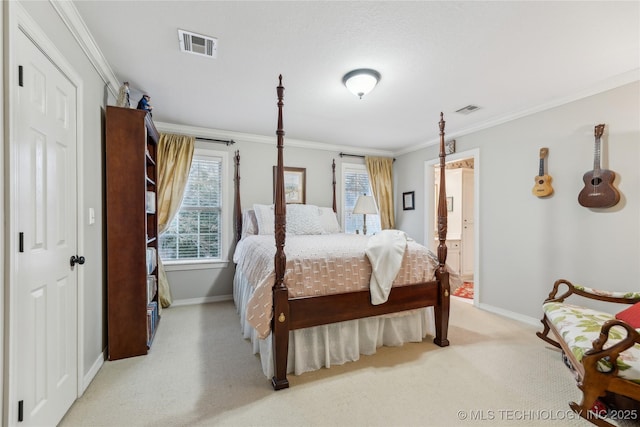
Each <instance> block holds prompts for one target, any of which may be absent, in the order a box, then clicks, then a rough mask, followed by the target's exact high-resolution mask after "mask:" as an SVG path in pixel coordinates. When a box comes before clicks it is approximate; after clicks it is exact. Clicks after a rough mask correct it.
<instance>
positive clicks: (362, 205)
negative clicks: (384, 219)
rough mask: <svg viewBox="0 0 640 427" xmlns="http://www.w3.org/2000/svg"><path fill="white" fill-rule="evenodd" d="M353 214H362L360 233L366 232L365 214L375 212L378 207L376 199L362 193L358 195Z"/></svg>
mask: <svg viewBox="0 0 640 427" xmlns="http://www.w3.org/2000/svg"><path fill="white" fill-rule="evenodd" d="M353 213H354V214H363V215H364V224H363V226H362V234H364V235H366V234H367V214H377V213H378V208H377V207H376V201H375V199H374V198H373V196H367V195H366V194H363V195H362V196H358V200H357V201H356V206H355V207H354V208H353Z"/></svg>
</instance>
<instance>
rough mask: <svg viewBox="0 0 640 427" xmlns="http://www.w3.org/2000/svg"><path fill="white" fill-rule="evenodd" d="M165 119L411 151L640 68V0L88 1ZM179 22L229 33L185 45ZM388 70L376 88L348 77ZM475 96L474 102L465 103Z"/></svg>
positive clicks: (115, 51) (100, 39)
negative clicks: (280, 120)
mask: <svg viewBox="0 0 640 427" xmlns="http://www.w3.org/2000/svg"><path fill="white" fill-rule="evenodd" d="M74 4H75V5H76V7H77V9H78V11H79V13H80V15H81V16H82V19H83V20H84V21H85V23H86V25H87V27H88V29H89V31H90V32H91V34H92V35H93V37H94V38H95V41H96V42H97V44H98V46H99V47H100V49H101V51H102V53H103V55H104V56H105V58H106V60H107V62H108V63H109V65H110V66H111V67H112V69H113V71H114V72H115V74H116V76H117V78H118V79H119V80H120V81H129V82H130V84H131V87H132V90H133V91H132V93H133V94H134V96H135V97H136V99H132V102H137V101H138V98H139V94H140V92H141V91H144V92H148V93H149V94H150V96H151V104H152V105H153V106H154V110H153V111H154V115H153V117H154V120H156V121H161V122H167V123H175V124H181V125H188V126H198V127H205V128H212V129H220V130H226V131H234V132H242V133H251V134H258V135H267V136H274V135H275V129H276V115H277V109H276V90H275V88H276V86H277V83H278V75H279V74H282V76H283V85H284V87H285V99H284V103H285V106H284V128H285V131H286V135H287V136H286V138H293V139H296V140H302V141H314V142H320V143H326V144H331V145H337V146H345V147H351V148H353V149H355V150H356V152H367V151H368V150H371V149H373V150H374V151H375V150H383V151H388V152H392V153H399V152H406V151H410V150H411V149H413V148H416V147H418V146H423V145H427V144H429V143H433V142H435V141H437V139H438V125H437V122H438V120H439V114H440V112H441V111H442V112H444V114H445V120H446V122H447V125H446V132H447V135H448V136H450V137H454V136H455V135H461V134H464V133H465V132H468V131H471V130H474V129H480V128H483V127H486V126H488V125H491V124H495V123H500V122H502V121H504V120H507V119H509V118H514V117H518V116H520V115H522V114H525V113H527V112H531V111H536V110H540V109H543V108H547V107H549V106H554V105H559V104H560V103H561V102H564V101H568V100H572V99H575V98H576V97H580V96H584V95H588V94H591V93H595V92H597V91H600V90H603V89H607V88H611V87H615V86H616V85H619V84H621V83H626V82H628V81H633V80H637V79H639V78H640V2H638V1H627V2H613V1H586V2H576V1H568V2H543V1H529V2H519V1H511V2H501V1H498V2H485V1H468V2H454V1H442V2H437V1H413V2H395V1H375V2H363V1H346V2H337V1H321V2H318V1H294V2H284V1H257V2H250V1H229V2H225V1H193V2H191V1H129V2H116V1H75V2H74ZM178 29H183V30H188V31H193V32H196V33H201V34H205V35H209V36H213V37H216V38H218V44H219V45H218V52H217V59H209V58H204V57H201V56H196V55H190V54H185V53H182V52H181V51H180V49H179V42H178ZM356 68H374V69H376V70H378V71H379V72H380V73H381V74H382V79H381V81H380V83H379V84H378V86H377V87H376V88H375V89H374V90H373V92H371V93H370V94H369V95H368V96H366V97H365V98H363V99H362V100H360V99H358V98H357V97H356V96H354V95H353V94H351V93H350V92H349V91H347V89H346V88H345V87H344V86H343V85H342V76H343V75H344V74H345V73H347V72H348V71H350V70H353V69H356ZM469 104H474V105H477V106H479V107H481V109H479V110H477V111H476V112H474V113H472V114H469V115H462V114H459V113H455V111H456V110H458V109H460V108H462V107H465V106H467V105H469Z"/></svg>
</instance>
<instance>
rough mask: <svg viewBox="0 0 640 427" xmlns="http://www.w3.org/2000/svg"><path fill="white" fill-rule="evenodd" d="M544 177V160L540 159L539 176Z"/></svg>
mask: <svg viewBox="0 0 640 427" xmlns="http://www.w3.org/2000/svg"><path fill="white" fill-rule="evenodd" d="M542 175H544V159H543V158H541V159H540V169H539V170H538V176H542Z"/></svg>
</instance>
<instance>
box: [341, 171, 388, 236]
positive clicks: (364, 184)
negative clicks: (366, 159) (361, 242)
mask: <svg viewBox="0 0 640 427" xmlns="http://www.w3.org/2000/svg"><path fill="white" fill-rule="evenodd" d="M342 194H343V200H342V206H343V209H342V213H343V220H342V223H343V224H344V232H345V233H355V232H356V230H358V231H359V232H362V223H363V218H364V217H363V215H361V214H353V213H352V212H353V208H354V207H355V205H356V200H358V196H361V195H363V194H367V195H371V194H373V193H372V192H371V187H370V186H369V174H368V173H367V168H366V166H365V165H357V164H348V163H343V164H342ZM380 228H381V227H380V216H378V215H367V234H368V235H371V234H373V233H376V232H378V231H380Z"/></svg>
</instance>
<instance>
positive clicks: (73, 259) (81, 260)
mask: <svg viewBox="0 0 640 427" xmlns="http://www.w3.org/2000/svg"><path fill="white" fill-rule="evenodd" d="M69 264H71V267H73V266H74V265H76V264H80V265H82V264H84V257H83V256H75V255H71V259H70V260H69Z"/></svg>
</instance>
